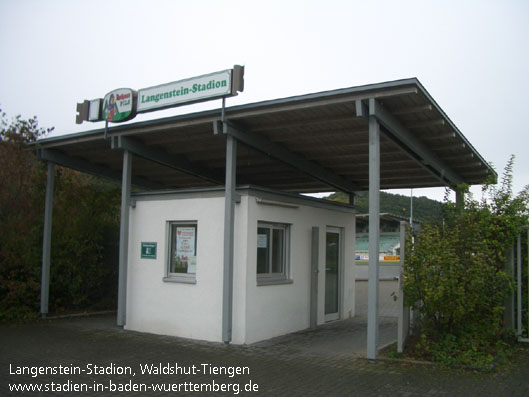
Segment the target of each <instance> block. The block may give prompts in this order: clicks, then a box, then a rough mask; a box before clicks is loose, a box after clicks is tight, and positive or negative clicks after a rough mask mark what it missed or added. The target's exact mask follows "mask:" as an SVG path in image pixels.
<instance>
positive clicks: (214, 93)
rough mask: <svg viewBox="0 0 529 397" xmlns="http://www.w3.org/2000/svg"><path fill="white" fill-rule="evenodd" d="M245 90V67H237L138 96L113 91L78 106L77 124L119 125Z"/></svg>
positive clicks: (145, 90)
mask: <svg viewBox="0 0 529 397" xmlns="http://www.w3.org/2000/svg"><path fill="white" fill-rule="evenodd" d="M243 90H244V66H240V65H235V66H234V67H233V69H227V70H222V71H220V72H215V73H210V74H205V75H202V76H197V77H192V78H189V79H185V80H179V81H174V82H172V83H167V84H162V85H157V86H154V87H147V88H142V89H141V90H139V92H138V93H137V94H136V91H133V90H131V89H130V88H119V89H117V90H114V91H110V92H109V93H108V94H106V95H105V98H104V99H103V100H101V99H94V100H91V101H88V100H85V101H84V102H82V103H78V104H77V115H76V119H75V122H76V123H77V124H81V123H82V122H83V121H92V122H94V121H101V120H106V121H111V122H114V123H117V122H121V121H127V120H130V119H132V118H134V117H135V116H136V113H144V112H152V111H154V110H161V109H167V108H171V107H175V106H180V105H184V104H190V103H196V102H202V101H209V100H211V99H217V98H224V97H228V96H235V95H237V92H242V91H243Z"/></svg>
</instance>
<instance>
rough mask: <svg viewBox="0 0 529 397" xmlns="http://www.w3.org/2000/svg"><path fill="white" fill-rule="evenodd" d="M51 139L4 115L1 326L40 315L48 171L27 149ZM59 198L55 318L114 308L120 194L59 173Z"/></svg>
mask: <svg viewBox="0 0 529 397" xmlns="http://www.w3.org/2000/svg"><path fill="white" fill-rule="evenodd" d="M0 113H1V111H0ZM50 131H51V129H49V130H45V129H42V128H39V127H38V123H37V120H36V118H32V119H29V120H23V119H22V118H21V117H16V118H15V119H14V120H12V121H11V122H8V121H7V120H6V116H5V114H2V115H1V128H0V320H12V319H24V318H33V317H37V316H38V313H39V307H40V277H41V261H42V230H43V215H44V195H45V191H46V166H45V164H43V163H41V162H39V161H38V160H37V159H36V156H35V153H34V151H32V150H28V148H27V144H28V143H30V142H34V141H36V140H37V139H38V138H40V137H43V136H45V135H46V134H47V133H49V132H50ZM54 196H55V197H54V210H53V228H52V254H51V268H50V272H51V277H50V301H49V308H50V312H61V311H72V310H80V309H90V308H96V309H99V308H114V307H115V296H116V289H117V269H118V264H117V252H118V244H117V242H118V240H119V207H120V190H119V188H118V187H116V186H114V185H111V184H109V183H105V182H103V181H100V180H98V179H96V178H93V177H90V176H87V175H83V174H80V173H78V172H76V171H72V170H68V169H64V168H62V167H56V183H55V195H54Z"/></svg>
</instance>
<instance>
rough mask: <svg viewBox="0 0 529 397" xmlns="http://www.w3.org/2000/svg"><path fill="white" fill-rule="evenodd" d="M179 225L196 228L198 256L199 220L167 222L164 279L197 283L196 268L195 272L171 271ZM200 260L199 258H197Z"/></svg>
mask: <svg viewBox="0 0 529 397" xmlns="http://www.w3.org/2000/svg"><path fill="white" fill-rule="evenodd" d="M177 227H194V228H195V255H194V256H195V258H198V222H197V221H167V223H166V236H167V237H166V241H167V248H166V255H167V257H166V260H165V276H164V278H163V281H167V282H175V283H186V284H196V282H197V281H196V270H195V273H178V272H171V268H172V267H173V252H174V250H175V249H176V248H175V247H174V245H173V244H175V243H176V240H175V238H174V234H175V232H176V228H177ZM197 262H198V259H197Z"/></svg>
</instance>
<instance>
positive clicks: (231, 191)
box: [222, 134, 237, 344]
mask: <svg viewBox="0 0 529 397" xmlns="http://www.w3.org/2000/svg"><path fill="white" fill-rule="evenodd" d="M236 169H237V140H236V139H235V138H234V137H233V136H231V135H230V134H228V135H227V136H226V181H225V196H224V197H225V204H224V274H223V286H222V341H223V342H224V343H226V344H228V343H230V342H231V340H232V317H233V243H234V218H235V200H236V197H235V196H236V192H235V185H236Z"/></svg>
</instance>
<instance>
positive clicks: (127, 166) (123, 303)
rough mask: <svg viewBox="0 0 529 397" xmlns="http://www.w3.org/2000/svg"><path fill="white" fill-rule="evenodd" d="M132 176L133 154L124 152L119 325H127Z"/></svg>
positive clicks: (120, 233) (120, 234)
mask: <svg viewBox="0 0 529 397" xmlns="http://www.w3.org/2000/svg"><path fill="white" fill-rule="evenodd" d="M131 174H132V154H131V153H129V151H128V150H124V151H123V170H122V182H121V217H120V227H119V275H118V314H117V325H118V326H120V327H122V326H124V325H125V324H126V315H127V264H128V254H129V204H130V184H131Z"/></svg>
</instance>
